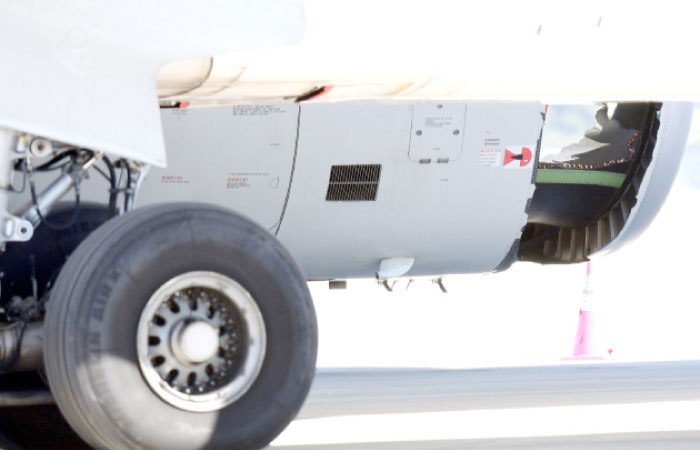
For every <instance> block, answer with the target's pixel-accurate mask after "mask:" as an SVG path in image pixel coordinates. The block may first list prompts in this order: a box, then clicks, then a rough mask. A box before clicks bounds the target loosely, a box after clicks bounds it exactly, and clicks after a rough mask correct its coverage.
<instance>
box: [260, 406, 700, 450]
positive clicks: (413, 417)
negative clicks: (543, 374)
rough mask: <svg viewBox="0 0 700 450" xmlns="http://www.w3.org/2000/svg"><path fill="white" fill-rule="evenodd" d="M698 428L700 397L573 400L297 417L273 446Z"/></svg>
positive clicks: (689, 429)
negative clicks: (512, 406)
mask: <svg viewBox="0 0 700 450" xmlns="http://www.w3.org/2000/svg"><path fill="white" fill-rule="evenodd" d="M692 430H700V401H681V402H656V403H655V402H652V403H627V404H601V405H572V406H554V407H540V408H516V409H487V410H471V411H451V412H427V413H410V414H374V415H362V416H335V417H328V418H322V419H308V420H297V421H294V422H292V424H291V425H290V426H289V427H288V428H287V429H286V430H285V431H284V432H283V433H282V434H281V435H280V436H279V437H278V438H277V439H275V440H274V441H273V442H272V444H271V447H272V448H282V447H287V446H295V445H297V446H303V445H331V444H353V443H356V444H360V443H363V442H421V441H441V440H467V439H499V438H519V437H522V438H526V437H546V436H574V435H593V434H607V433H638V432H664V431H692Z"/></svg>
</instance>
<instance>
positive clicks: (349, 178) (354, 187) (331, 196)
mask: <svg viewBox="0 0 700 450" xmlns="http://www.w3.org/2000/svg"><path fill="white" fill-rule="evenodd" d="M381 173H382V166H381V165H380V164H357V165H348V166H333V167H331V177H330V181H329V183H328V192H327V193H326V201H329V202H358V201H372V202H373V201H375V200H376V199H377V187H378V186H379V176H380V174H381Z"/></svg>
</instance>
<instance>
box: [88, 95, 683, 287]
mask: <svg viewBox="0 0 700 450" xmlns="http://www.w3.org/2000/svg"><path fill="white" fill-rule="evenodd" d="M691 111H692V105H688V104H676V103H668V104H667V103H664V104H656V103H645V104H639V103H620V104H617V105H612V104H611V105H610V106H607V105H605V106H602V107H601V108H600V109H599V110H598V111H597V112H596V113H595V126H594V127H593V129H591V130H589V131H587V132H585V133H584V135H583V137H581V139H580V140H579V141H578V142H576V141H577V140H578V139H579V137H580V136H576V137H575V139H573V140H572V143H571V145H568V146H564V148H562V149H561V152H559V153H558V154H549V155H545V154H541V150H542V149H541V144H542V135H543V133H544V134H545V137H546V134H547V133H548V132H554V131H553V130H550V128H549V125H545V123H547V122H548V121H549V120H550V117H549V115H551V114H552V110H551V109H550V111H549V112H547V108H546V107H545V105H543V104H539V103H458V102H444V103H439V102H419V103H411V102H392V103H387V102H383V103H377V102H348V103H315V102H310V103H302V104H293V103H284V104H274V105H236V106H222V107H210V108H192V109H179V108H168V109H163V110H162V119H163V127H164V134H165V141H166V147H167V151H168V159H169V161H168V167H167V168H166V169H160V168H152V169H151V170H150V172H149V173H148V176H147V177H146V179H145V181H143V183H142V185H141V187H140V193H139V196H138V202H139V203H138V204H137V206H138V205H144V204H149V203H157V202H166V201H205V202H211V203H216V204H220V205H223V206H226V207H228V208H231V209H233V210H236V211H239V212H241V213H243V214H245V215H247V216H248V217H249V218H251V219H253V220H254V221H255V222H257V223H259V224H260V225H262V226H263V227H265V228H266V229H268V230H269V231H270V232H271V233H273V234H275V235H276V236H277V237H278V238H279V239H280V240H281V241H282V242H283V243H284V244H285V246H286V247H287V248H288V249H289V251H290V252H291V253H292V254H293V256H294V257H295V259H296V260H297V261H298V262H299V264H300V265H301V266H302V268H303V269H304V271H305V274H306V276H307V277H308V278H309V279H334V278H350V277H372V276H375V275H376V274H377V273H378V272H380V266H381V265H382V262H383V261H384V262H385V263H386V264H387V265H388V262H391V261H402V262H403V263H402V265H401V267H403V269H401V270H400V271H399V272H401V273H400V275H407V276H420V275H439V274H446V273H473V272H488V271H493V270H503V269H506V268H507V267H509V266H510V264H512V263H513V262H514V261H516V260H524V261H535V262H541V263H574V262H580V261H585V260H587V259H588V258H589V256H590V255H592V254H594V253H596V252H600V251H603V250H610V249H614V248H618V247H619V246H621V245H622V244H624V243H625V242H627V241H628V240H630V239H632V238H633V237H634V236H636V235H638V234H639V233H640V232H641V231H642V230H643V229H644V228H645V227H646V226H647V225H648V224H649V222H650V221H651V219H652V218H653V217H654V215H655V214H656V212H657V211H658V209H659V208H660V206H661V204H662V202H663V200H664V198H665V196H666V194H667V192H668V190H669V188H670V186H671V184H672V182H673V179H674V177H675V173H676V170H677V168H678V165H679V161H680V158H681V156H682V152H683V149H684V147H685V141H686V138H687V133H688V128H689V123H690V116H691ZM593 119H594V118H593V117H591V118H590V121H591V123H593V122H594V120H593ZM543 127H544V128H543ZM101 189H102V188H101ZM100 195H102V194H101V193H100ZM397 273H398V272H397Z"/></svg>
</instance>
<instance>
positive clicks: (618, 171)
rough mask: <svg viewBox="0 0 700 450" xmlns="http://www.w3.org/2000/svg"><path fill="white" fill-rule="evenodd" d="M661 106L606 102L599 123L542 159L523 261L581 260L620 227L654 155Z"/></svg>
mask: <svg viewBox="0 0 700 450" xmlns="http://www.w3.org/2000/svg"><path fill="white" fill-rule="evenodd" d="M660 110H661V104H656V103H619V104H616V105H608V104H603V105H601V106H600V108H599V109H598V111H597V112H596V114H595V126H594V127H593V128H592V129H589V130H587V131H586V132H585V133H584V135H583V137H581V138H580V140H578V141H577V142H574V143H572V144H570V145H567V146H565V147H564V148H562V149H561V151H560V152H558V153H556V154H552V155H546V156H544V155H543V156H541V157H540V159H539V161H538V164H537V167H536V171H537V172H536V188H535V193H534V195H533V197H532V201H531V203H530V205H529V210H528V223H527V226H526V228H525V230H524V232H523V236H522V240H521V243H520V249H519V259H520V260H523V261H533V262H539V263H576V262H582V261H586V260H587V259H588V257H589V255H591V254H592V253H594V252H596V251H597V250H599V249H601V248H603V247H605V246H606V245H608V244H609V243H610V242H612V240H613V239H615V238H616V237H617V236H618V234H619V233H620V232H621V231H622V228H623V227H624V226H625V223H626V221H627V219H628V217H629V215H630V212H631V210H632V208H633V207H634V205H635V204H636V203H637V194H638V192H639V187H640V184H641V181H642V178H643V177H644V174H645V172H646V170H647V168H648V167H649V163H650V161H651V158H652V154H653V152H654V146H655V143H656V134H657V131H658V128H659V112H660Z"/></svg>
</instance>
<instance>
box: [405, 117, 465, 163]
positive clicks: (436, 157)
mask: <svg viewBox="0 0 700 450" xmlns="http://www.w3.org/2000/svg"><path fill="white" fill-rule="evenodd" d="M411 109H412V118H411V138H410V144H409V151H408V157H409V159H410V160H411V161H415V162H422V163H430V162H440V163H447V162H450V161H456V160H457V159H459V157H460V156H461V155H462V142H463V139H464V131H465V130H464V127H465V119H466V116H467V105H465V104H464V103H461V104H460V103H444V104H443V103H416V104H414V105H413V106H412V108H411Z"/></svg>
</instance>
